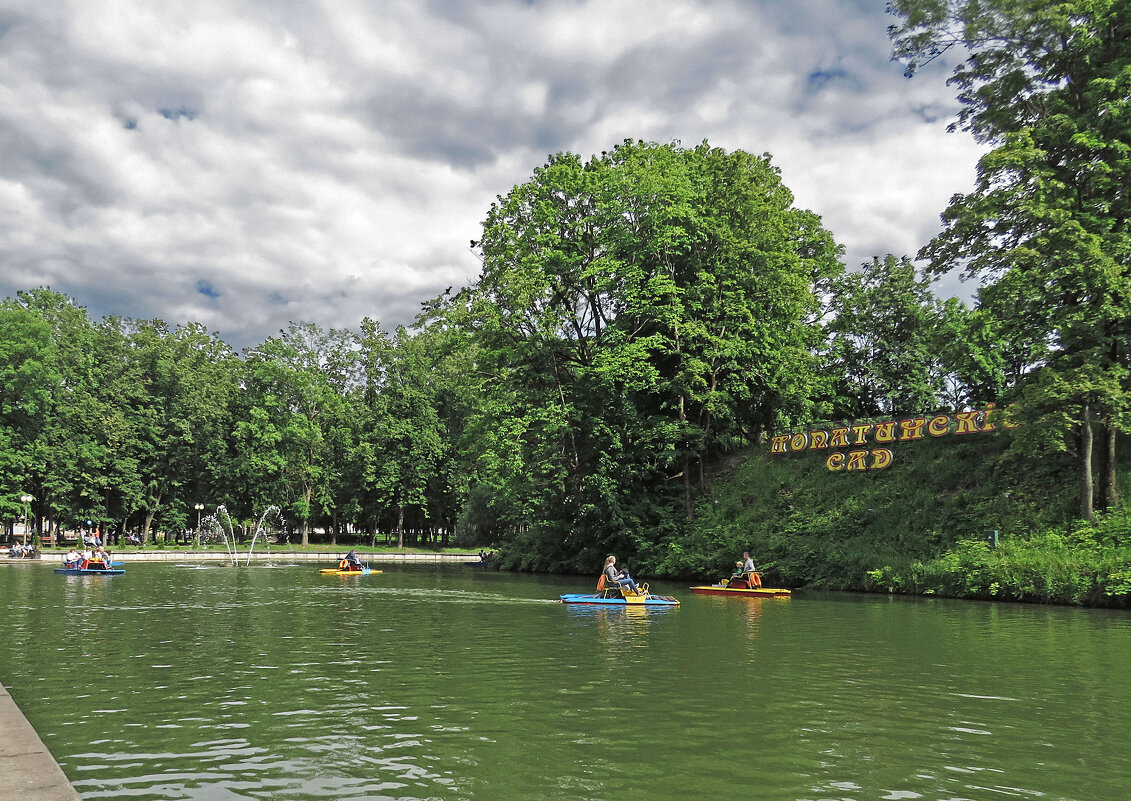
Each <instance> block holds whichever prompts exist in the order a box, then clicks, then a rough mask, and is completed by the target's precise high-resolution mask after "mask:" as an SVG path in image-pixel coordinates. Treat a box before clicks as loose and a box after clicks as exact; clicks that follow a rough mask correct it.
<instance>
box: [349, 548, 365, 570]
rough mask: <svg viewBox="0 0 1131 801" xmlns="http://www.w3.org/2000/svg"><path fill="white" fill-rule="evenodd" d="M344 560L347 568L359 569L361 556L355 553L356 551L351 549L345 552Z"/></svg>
mask: <svg viewBox="0 0 1131 801" xmlns="http://www.w3.org/2000/svg"><path fill="white" fill-rule="evenodd" d="M345 561H346V564H347V566H348V569H349V570H361V557H360V556H358V555H357V551H354V550H352V549H351V550H350V552H349V553H347V554H346V558H345Z"/></svg>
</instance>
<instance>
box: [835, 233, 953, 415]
mask: <svg viewBox="0 0 1131 801" xmlns="http://www.w3.org/2000/svg"><path fill="white" fill-rule="evenodd" d="M829 289H830V291H829V303H828V311H829V313H830V314H831V315H832V317H831V319H830V321H829V322H828V324H827V326H826V332H827V336H828V341H827V343H826V346H825V347H826V352H825V358H826V359H827V365H828V374H829V376H830V377H831V380H832V384H833V390H834V391H833V397H832V402H831V403H830V408H829V410H828V412H827V414H828V417H829V419H833V420H851V419H858V418H864V417H873V416H876V415H911V414H920V413H923V412H927V411H930V410H932V409H934V408H936V406H937V404H938V402H939V401H940V399H941V398H942V397H943V396H944V395H945V394H946V392H945V391H946V387H945V380H944V375H943V374H944V373H945V370H944V368H943V367H942V366H941V362H940V360H939V359H938V358H937V354H936V350H935V345H936V342H937V340H938V334H937V332H938V329H939V327H940V324H941V319H942V304H941V303H940V302H939V301H938V300H937V299H936V298H935V296H934V295H933V294H932V292H931V281H930V279H929V278H926V277H923V276H920V275H919V273H918V271H917V270H916V268H915V265H914V264H912V263H911V262H910V261H909V260H908V259H906V258H904V259H897V258H896V257H895V256H891V255H889V256H886V257H885V258H883V259H878V258H877V259H873V260H872V263H871V264H866V265H864V266H863V268H862V269H861V270H857V271H852V272H847V273H845V274H844V275H842V276H840V277H839V278H837V279H835V280H834V281H833V282H831V284H830V288H829Z"/></svg>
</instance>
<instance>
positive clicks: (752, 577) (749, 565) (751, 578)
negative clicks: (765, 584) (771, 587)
mask: <svg viewBox="0 0 1131 801" xmlns="http://www.w3.org/2000/svg"><path fill="white" fill-rule="evenodd" d="M736 565H737V567H738V573H736V574H735V575H733V576H731V578H730V581H731V584H734V582H736V581H745V582H746V584H747V586H748V587H752V588H753V587H761V586H762V579H761V577H760V576H759V575H758V569H757V568H756V567H754V560H753V559H751V558H750V551H743V552H742V561H741V562H737V563H736Z"/></svg>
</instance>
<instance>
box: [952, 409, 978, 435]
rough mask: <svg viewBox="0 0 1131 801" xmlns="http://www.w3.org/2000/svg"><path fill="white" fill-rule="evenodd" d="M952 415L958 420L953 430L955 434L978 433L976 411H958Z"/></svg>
mask: <svg viewBox="0 0 1131 801" xmlns="http://www.w3.org/2000/svg"><path fill="white" fill-rule="evenodd" d="M954 417H955V419H957V420H958V428H956V429H955V430H954V433H955V434H977V433H978V412H959V413H958V414H956V415H955V416H954Z"/></svg>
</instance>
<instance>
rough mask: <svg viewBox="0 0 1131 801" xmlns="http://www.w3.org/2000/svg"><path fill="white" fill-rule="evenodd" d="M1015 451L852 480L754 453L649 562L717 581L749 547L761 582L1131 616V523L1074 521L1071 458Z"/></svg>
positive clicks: (793, 458) (979, 452)
mask: <svg viewBox="0 0 1131 801" xmlns="http://www.w3.org/2000/svg"><path fill="white" fill-rule="evenodd" d="M1009 444H1010V436H1009V434H1008V433H1007V432H1000V433H998V434H994V435H987V436H984V437H983V436H978V437H971V438H969V439H967V440H955V439H954V438H947V439H941V440H929V441H922V442H917V443H914V445H908V446H907V447H904V448H901V449H900V450H899V451H898V452H897V453H896V455H895V459H894V460H893V462H892V464H891V466H890V467H887V468H886V469H883V470H876V471H861V472H857V473H845V472H831V471H829V470H828V469H827V468H826V466H825V461H824V459H823V458H822V457H820V456H817V455H814V454H798V455H792V454H791V455H778V456H774V455H771V454H770V453H769V448H759V449H754V450H751V451H748V452H746V453H744V454H742V455H741V458H737V459H735V460H732V462H731V463H730V464H729V465H727V466H725V467H723V468H721V469H720V471H719V473H718V474H717V475H716V477H715V481H714V484H713V487H712V491H711V492H710V493H709V494H708V495H706V496H705V497H704V498H703V499H702V501H701V502H700V504H699V505H698V508H697V519H696V521H695V523H693V524H692V525H691V526H690V530H689V532H688V533H687V534H686V535H685V536H682V537H678V538H673V539H672V540H670V541H668V542H666V543H665V544H664V545H663V546H662V548H660V549H657V551H655V552H654V553H652V554H645V556H646V557H650V558H649V559H648V561H649V562H650V566H651V567H654V568H655V570H656V571H657V572H658V573H660V574H663V575H668V576H673V577H674V576H679V577H681V578H691V577H694V578H700V579H701V578H714V579H717V578H718V577H720V576H722V575H725V574H727V573H728V571H729V570H730V569H731V568H732V567H733V563H734V561H735V560H736V559H737V558H738V556H739V555H740V554H741V553H742V551H744V550H749V551H750V552H751V554H752V555H753V556H754V558H755V560H756V561H757V562H758V563H759V565H760V566H761V567H762V568H763V569H764V576H765V580H766V583H767V584H783V585H785V586H791V587H811V588H820V589H837V590H862V591H874V592H895V593H910V594H921V595H938V596H946V597H956V598H996V599H1002V600H1016V601H1034V602H1044V603H1064V604H1085V605H1097V606H1131V514H1128V513H1127V512H1125V511H1123V510H1116V511H1113V512H1111V513H1110V514H1106V515H1099V516H1098V517H1097V519H1096V520H1095V522H1094V523H1082V522H1079V521H1073V519H1072V515H1073V511H1074V509H1075V502H1076V495H1075V492H1076V483H1075V473H1074V464H1073V462H1072V459H1071V457H1069V456H1067V455H1065V454H1053V455H1046V456H1043V457H1041V458H1034V457H1025V456H1022V455H1019V454H1018V453H1017V452H1016V451H1015V450H1011V449H1010V448H1009ZM1123 476H1125V473H1122V474H1121V478H1122V477H1123ZM993 531H996V532H997V543H996V546H993V545H991V544H990V543H987V542H986V539H987V537H986V533H987V532H993Z"/></svg>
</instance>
